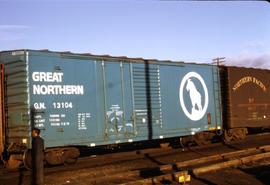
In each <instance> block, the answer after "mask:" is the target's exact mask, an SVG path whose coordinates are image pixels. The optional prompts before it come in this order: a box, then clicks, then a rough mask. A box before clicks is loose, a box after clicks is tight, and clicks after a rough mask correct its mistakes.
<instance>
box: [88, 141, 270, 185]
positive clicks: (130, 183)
mask: <svg viewBox="0 0 270 185" xmlns="http://www.w3.org/2000/svg"><path fill="white" fill-rule="evenodd" d="M266 158H270V145H266V146H262V147H256V148H250V149H244V150H240V151H236V152H228V153H224V154H218V155H212V156H207V157H202V158H198V159H192V160H188V161H184V162H178V163H172V164H166V165H160V166H158V167H154V168H149V169H137V170H132V171H127V172H117V173H115V174H110V175H109V174H107V175H105V176H102V177H96V178H94V179H93V180H92V181H88V183H89V184H90V183H91V184H104V182H107V183H106V184H127V185H137V184H153V183H162V182H164V181H167V182H181V183H184V182H185V181H186V182H188V181H189V180H190V177H191V176H193V177H199V176H200V175H201V174H204V173H207V172H210V171H215V170H221V169H224V168H229V167H237V166H241V165H244V164H247V163H250V162H254V161H259V160H262V159H266Z"/></svg>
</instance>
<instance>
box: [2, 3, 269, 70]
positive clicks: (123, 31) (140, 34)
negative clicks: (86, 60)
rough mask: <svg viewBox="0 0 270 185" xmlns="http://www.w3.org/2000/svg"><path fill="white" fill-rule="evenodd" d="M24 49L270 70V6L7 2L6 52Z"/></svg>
mask: <svg viewBox="0 0 270 185" xmlns="http://www.w3.org/2000/svg"><path fill="white" fill-rule="evenodd" d="M24 48H27V49H49V50H52V51H71V52H75V53H92V54H98V55H99V54H108V55H112V56H128V57H136V58H147V59H160V60H173V61H186V62H198V63H210V62H212V59H213V58H216V57H226V63H227V64H228V65H240V66H246V67H260V68H270V3H268V2H266V1H223V2H220V1H214V2H210V1H149V0H137V1H135V0H114V1H113V0H111V1H109V0H101V1H98V0H96V1H91V0H88V1H87V0H77V1H76V0H65V1H64V0H54V1H53V0H0V51H1V50H13V49H24Z"/></svg>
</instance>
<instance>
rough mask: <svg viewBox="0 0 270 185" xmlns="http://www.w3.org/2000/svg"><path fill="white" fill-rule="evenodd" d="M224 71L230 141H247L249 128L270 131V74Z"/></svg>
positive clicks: (239, 70) (226, 121)
mask: <svg viewBox="0 0 270 185" xmlns="http://www.w3.org/2000/svg"><path fill="white" fill-rule="evenodd" d="M221 70H222V72H221V74H222V75H221V76H222V86H221V87H222V91H223V95H222V96H223V111H224V116H223V117H224V127H225V128H226V129H227V133H225V134H226V136H227V137H228V138H227V139H229V140H230V139H232V137H235V138H236V139H239V137H240V138H241V137H244V136H245V134H246V133H247V128H254V127H269V126H270V125H269V120H270V94H269V85H270V81H269V79H270V71H269V70H263V69H254V68H240V67H222V68H221Z"/></svg>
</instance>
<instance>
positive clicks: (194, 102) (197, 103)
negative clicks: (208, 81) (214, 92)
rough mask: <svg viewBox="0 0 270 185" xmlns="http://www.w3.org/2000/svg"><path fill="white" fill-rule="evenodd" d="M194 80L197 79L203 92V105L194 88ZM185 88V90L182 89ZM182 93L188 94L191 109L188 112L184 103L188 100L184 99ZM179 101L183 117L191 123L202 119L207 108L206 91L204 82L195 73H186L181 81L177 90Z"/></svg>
mask: <svg viewBox="0 0 270 185" xmlns="http://www.w3.org/2000/svg"><path fill="white" fill-rule="evenodd" d="M194 78H195V79H197V80H198V81H199V82H200V83H201V85H202V87H203V90H204V96H205V100H204V105H202V102H203V101H202V94H201V93H200V92H199V91H198V89H197V88H196V86H195V83H194ZM184 87H185V88H184ZM184 91H186V92H187V93H188V94H189V97H188V98H189V99H190V102H191V109H190V111H188V109H187V107H186V105H185V101H188V98H186V99H184V97H183V95H184ZM179 99H180V105H181V107H182V110H183V111H184V113H185V115H186V116H187V117H188V118H189V119H191V120H193V121H198V120H200V119H202V117H203V116H204V115H205V112H206V110H207V107H208V101H209V100H208V90H207V87H206V85H205V82H204V80H203V78H202V77H201V75H199V74H198V73H196V72H189V73H187V74H186V75H185V76H184V78H183V79H182V81H181V83H180V88H179Z"/></svg>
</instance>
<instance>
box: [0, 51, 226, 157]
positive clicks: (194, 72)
mask: <svg viewBox="0 0 270 185" xmlns="http://www.w3.org/2000/svg"><path fill="white" fill-rule="evenodd" d="M0 61H1V63H3V64H4V67H5V79H6V95H5V97H6V99H5V101H6V108H5V109H6V110H7V111H6V115H7V116H6V118H7V119H6V125H7V126H6V132H5V138H7V139H6V141H5V143H6V146H8V147H9V150H10V152H11V153H12V147H10V145H11V144H12V143H13V145H14V143H16V145H14V146H13V147H14V148H13V150H14V151H15V150H17V149H18V147H19V148H24V149H25V148H30V147H31V143H30V142H31V134H30V131H31V128H32V127H37V128H39V129H41V135H42V137H43V138H44V140H45V147H46V149H49V148H52V147H59V146H70V145H88V146H97V145H107V144H114V143H125V142H133V141H143V140H149V139H163V138H169V137H180V136H186V135H194V134H196V133H199V132H203V131H212V130H216V129H221V126H222V119H221V109H220V105H221V98H220V88H219V71H218V68H217V66H211V65H202V64H201V65H198V64H188V63H183V62H168V61H167V62H166V61H157V60H144V59H132V58H126V57H110V56H96V55H90V54H73V53H64V52H49V51H35V50H18V51H7V52H2V53H0ZM3 125H4V124H1V126H2V127H3ZM1 145H4V144H3V143H2V144H1ZM15 146H16V147H15ZM48 151H49V150H48ZM54 152H55V150H54Z"/></svg>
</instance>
